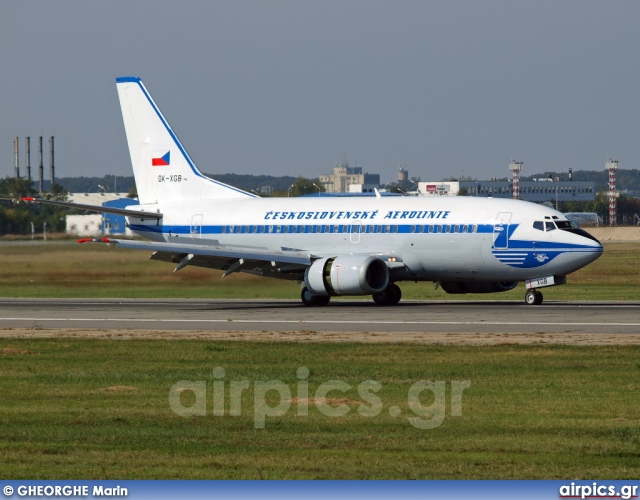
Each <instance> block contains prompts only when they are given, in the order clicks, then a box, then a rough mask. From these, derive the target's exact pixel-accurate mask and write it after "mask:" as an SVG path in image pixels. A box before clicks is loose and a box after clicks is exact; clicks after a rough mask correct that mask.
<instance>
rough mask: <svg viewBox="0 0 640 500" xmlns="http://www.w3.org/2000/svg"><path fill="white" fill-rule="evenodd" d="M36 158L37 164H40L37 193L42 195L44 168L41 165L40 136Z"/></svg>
mask: <svg viewBox="0 0 640 500" xmlns="http://www.w3.org/2000/svg"><path fill="white" fill-rule="evenodd" d="M38 157H39V163H40V173H39V179H40V182H39V187H38V189H39V192H40V194H42V192H43V190H44V189H43V184H44V166H43V164H42V136H40V141H39V146H38Z"/></svg>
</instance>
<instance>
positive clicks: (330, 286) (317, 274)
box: [304, 255, 389, 296]
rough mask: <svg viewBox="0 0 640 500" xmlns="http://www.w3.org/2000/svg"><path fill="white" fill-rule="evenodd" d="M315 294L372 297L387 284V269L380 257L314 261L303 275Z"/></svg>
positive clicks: (349, 257)
mask: <svg viewBox="0 0 640 500" xmlns="http://www.w3.org/2000/svg"><path fill="white" fill-rule="evenodd" d="M304 281H305V285H306V286H307V288H308V289H309V290H310V291H311V292H312V293H313V294H314V295H323V296H327V295H371V294H374V293H379V292H382V291H383V290H384V289H385V288H387V286H388V285H389V268H388V267H387V264H385V262H384V261H383V260H382V259H380V258H379V257H374V256H372V255H370V256H361V255H339V256H338V257H325V258H322V259H318V260H316V261H315V262H314V263H313V264H311V266H309V268H308V269H307V271H306V272H305V276H304Z"/></svg>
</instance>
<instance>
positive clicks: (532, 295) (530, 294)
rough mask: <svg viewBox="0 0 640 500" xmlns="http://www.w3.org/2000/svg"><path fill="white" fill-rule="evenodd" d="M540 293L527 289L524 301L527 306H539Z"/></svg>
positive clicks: (540, 300)
mask: <svg viewBox="0 0 640 500" xmlns="http://www.w3.org/2000/svg"><path fill="white" fill-rule="evenodd" d="M542 299H543V297H542V293H541V292H539V291H538V290H527V293H526V295H525V296H524V301H525V303H526V304H527V305H529V306H539V305H540V304H542Z"/></svg>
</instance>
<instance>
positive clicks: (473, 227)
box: [471, 224, 478, 233]
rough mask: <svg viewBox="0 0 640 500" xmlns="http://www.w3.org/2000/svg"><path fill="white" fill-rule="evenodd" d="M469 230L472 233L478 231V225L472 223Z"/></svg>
mask: <svg viewBox="0 0 640 500" xmlns="http://www.w3.org/2000/svg"><path fill="white" fill-rule="evenodd" d="M471 232H472V233H477V232H478V225H477V224H474V225H473V226H471Z"/></svg>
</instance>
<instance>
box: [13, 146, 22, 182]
mask: <svg viewBox="0 0 640 500" xmlns="http://www.w3.org/2000/svg"><path fill="white" fill-rule="evenodd" d="M13 156H14V167H15V170H16V179H19V178H20V163H19V162H20V160H19V156H18V138H17V137H16V138H15V139H14V140H13Z"/></svg>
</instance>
